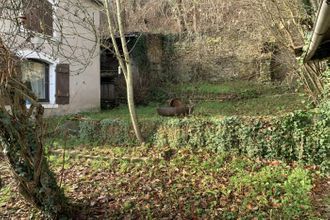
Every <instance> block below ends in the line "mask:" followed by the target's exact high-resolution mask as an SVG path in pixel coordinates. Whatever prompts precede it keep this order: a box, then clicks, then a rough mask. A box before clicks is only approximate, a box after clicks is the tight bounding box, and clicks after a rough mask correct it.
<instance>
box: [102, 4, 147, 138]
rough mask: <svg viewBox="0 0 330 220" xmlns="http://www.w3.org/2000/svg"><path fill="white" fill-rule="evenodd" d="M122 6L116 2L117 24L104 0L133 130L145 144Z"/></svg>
mask: <svg viewBox="0 0 330 220" xmlns="http://www.w3.org/2000/svg"><path fill="white" fill-rule="evenodd" d="M120 6H121V5H120V0H116V9H117V10H116V11H117V12H116V14H117V22H115V21H113V20H112V16H111V13H110V6H109V2H108V0H104V7H105V12H106V15H107V20H108V28H109V33H110V37H111V42H112V46H113V49H114V51H115V55H116V58H117V60H118V63H119V65H120V67H121V69H122V71H123V74H124V76H125V82H126V91H127V103H128V109H129V113H130V117H131V121H132V125H133V129H134V132H135V135H136V138H137V139H138V141H139V142H140V143H143V142H144V140H143V137H142V135H141V130H140V128H139V125H138V119H137V115H136V110H135V105H134V84H133V83H134V82H133V81H134V80H133V73H132V62H131V58H130V56H129V51H128V48H127V42H126V39H125V35H124V27H123V22H122V18H121V8H120ZM115 23H117V24H118V28H119V34H120V40H121V44H122V49H123V53H124V58H125V60H123V58H122V55H121V53H120V50H119V47H118V44H117V41H116V38H115V28H114V24H115Z"/></svg>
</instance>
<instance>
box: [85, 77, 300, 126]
mask: <svg viewBox="0 0 330 220" xmlns="http://www.w3.org/2000/svg"><path fill="white" fill-rule="evenodd" d="M167 90H168V91H167V94H169V95H168V97H167V98H175V97H179V98H181V99H182V100H185V101H186V102H189V100H190V101H192V103H193V105H194V114H196V115H201V116H203V115H205V116H209V115H213V116H215V115H220V116H232V115H244V116H260V115H265V116H272V115H281V114H285V113H287V112H292V111H294V110H299V109H305V108H306V107H305V106H306V104H305V102H306V98H305V97H304V96H303V95H302V94H301V93H299V92H294V91H292V90H291V89H290V88H288V87H287V86H283V85H272V84H260V83H255V82H251V81H229V82H223V83H219V84H210V83H189V84H180V85H172V86H169V87H168V89H167ZM166 100H167V99H166V98H164V100H162V103H157V102H150V103H149V105H147V106H137V114H138V117H139V118H140V119H142V120H143V119H155V118H159V116H158V115H157V112H156V108H157V107H159V106H162V105H166V104H164V103H166ZM82 116H84V117H89V118H91V119H96V120H102V119H105V118H112V119H123V120H129V114H128V109H127V106H126V105H120V106H119V107H117V108H114V109H111V110H105V111H101V112H99V113H95V112H85V113H82Z"/></svg>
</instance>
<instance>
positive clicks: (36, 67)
mask: <svg viewBox="0 0 330 220" xmlns="http://www.w3.org/2000/svg"><path fill="white" fill-rule="evenodd" d="M22 80H23V82H24V83H25V84H26V85H27V87H28V88H30V89H31V90H32V91H33V92H34V94H35V95H36V96H37V98H38V100H39V101H40V102H49V65H48V64H47V63H44V62H42V61H39V60H32V59H31V60H26V61H24V62H23V63H22Z"/></svg>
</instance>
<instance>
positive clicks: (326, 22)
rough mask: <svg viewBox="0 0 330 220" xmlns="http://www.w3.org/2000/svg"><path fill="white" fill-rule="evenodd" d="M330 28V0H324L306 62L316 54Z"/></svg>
mask: <svg viewBox="0 0 330 220" xmlns="http://www.w3.org/2000/svg"><path fill="white" fill-rule="evenodd" d="M329 28H330V0H323V2H322V4H321V7H320V9H319V13H318V16H317V20H316V23H315V27H314V31H313V35H312V40H311V42H310V44H309V47H308V50H307V53H306V56H305V58H304V62H307V61H309V60H310V59H311V58H312V57H313V56H314V54H315V52H316V50H317V48H318V47H319V45H320V44H321V42H322V40H323V37H324V35H325V34H326V33H327V31H328V29H329Z"/></svg>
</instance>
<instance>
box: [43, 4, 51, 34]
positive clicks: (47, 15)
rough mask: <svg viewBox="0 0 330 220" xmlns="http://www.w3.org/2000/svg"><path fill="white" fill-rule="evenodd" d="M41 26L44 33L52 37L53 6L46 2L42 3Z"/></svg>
mask: <svg viewBox="0 0 330 220" xmlns="http://www.w3.org/2000/svg"><path fill="white" fill-rule="evenodd" d="M42 25H43V27H42V28H43V31H44V33H45V34H47V35H50V36H53V5H52V4H51V3H50V2H49V1H47V0H45V1H44V8H43V19H42Z"/></svg>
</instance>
